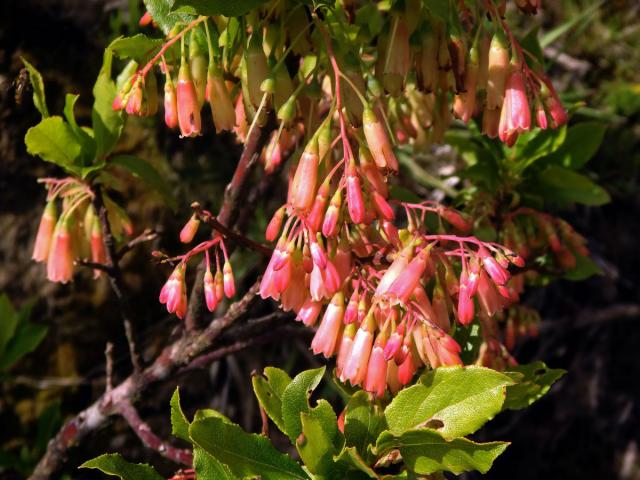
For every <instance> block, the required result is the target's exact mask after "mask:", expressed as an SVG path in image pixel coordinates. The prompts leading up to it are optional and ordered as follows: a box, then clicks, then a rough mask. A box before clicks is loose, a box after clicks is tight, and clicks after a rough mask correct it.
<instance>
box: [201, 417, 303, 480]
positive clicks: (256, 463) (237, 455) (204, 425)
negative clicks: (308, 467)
mask: <svg viewBox="0 0 640 480" xmlns="http://www.w3.org/2000/svg"><path fill="white" fill-rule="evenodd" d="M189 435H190V436H191V439H192V440H193V442H194V443H195V444H197V445H198V446H199V447H201V448H202V449H204V450H205V451H207V453H209V454H210V455H212V456H213V457H215V458H216V459H217V460H218V461H219V462H221V463H223V464H225V465H227V466H228V467H229V469H230V470H231V472H232V473H233V474H234V475H236V476H238V477H241V478H244V477H246V476H258V475H259V476H260V477H261V478H262V479H263V480H291V479H305V480H306V479H308V478H309V477H308V476H307V474H306V473H304V470H302V468H301V467H300V465H298V463H296V462H295V461H294V460H293V459H292V458H291V457H289V456H287V455H285V454H283V453H280V452H279V451H278V450H276V449H275V448H274V446H273V445H272V444H271V442H270V441H269V439H267V438H266V437H263V436H261V435H255V434H250V433H246V432H245V431H243V430H242V429H241V428H240V427H239V426H237V425H232V424H228V423H225V422H224V421H222V420H221V419H219V418H213V417H212V418H204V419H202V420H197V421H195V422H193V423H192V424H191V427H190V428H189Z"/></svg>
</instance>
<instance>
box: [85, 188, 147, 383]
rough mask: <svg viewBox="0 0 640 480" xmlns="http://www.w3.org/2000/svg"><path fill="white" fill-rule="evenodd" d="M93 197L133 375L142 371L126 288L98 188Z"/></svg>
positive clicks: (100, 191)
mask: <svg viewBox="0 0 640 480" xmlns="http://www.w3.org/2000/svg"><path fill="white" fill-rule="evenodd" d="M94 193H95V196H94V198H93V206H94V208H95V210H96V212H98V218H99V219H100V224H101V226H102V236H103V240H104V246H105V256H106V266H107V267H108V268H109V270H108V271H107V273H108V275H109V282H110V283H111V288H112V289H113V292H114V293H115V295H116V297H117V299H118V304H119V306H120V313H121V315H122V322H123V324H124V332H125V335H126V337H127V343H128V345H129V355H130V356H131V364H132V365H133V371H134V373H140V372H141V371H142V365H141V363H140V357H139V356H138V353H137V352H136V344H135V335H134V333H133V326H132V323H131V319H132V318H133V315H132V312H131V307H130V305H129V300H128V299H127V296H126V294H125V290H126V287H125V285H124V282H123V281H122V270H120V264H119V263H118V254H117V252H116V243H115V240H114V238H113V234H112V232H111V224H110V223H109V219H108V216H107V209H106V207H105V205H104V200H103V198H102V190H101V189H100V187H99V186H97V187H95V189H94Z"/></svg>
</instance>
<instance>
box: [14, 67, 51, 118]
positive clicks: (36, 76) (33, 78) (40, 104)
mask: <svg viewBox="0 0 640 480" xmlns="http://www.w3.org/2000/svg"><path fill="white" fill-rule="evenodd" d="M20 60H22V63H24V66H25V68H26V69H27V72H29V81H30V82H31V86H32V88H33V105H34V106H35V107H36V109H37V110H38V111H39V112H40V115H42V118H47V117H48V116H49V109H48V108H47V100H46V97H45V95H44V81H43V80H42V75H40V72H39V71H38V70H37V69H36V67H34V66H33V65H31V64H30V63H29V62H27V61H26V60H25V59H24V58H23V57H20Z"/></svg>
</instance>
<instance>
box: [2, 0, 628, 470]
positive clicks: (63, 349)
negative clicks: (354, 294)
mask: <svg viewBox="0 0 640 480" xmlns="http://www.w3.org/2000/svg"><path fill="white" fill-rule="evenodd" d="M543 7H544V8H543V10H542V13H541V14H539V15H537V16H536V17H533V18H522V19H521V23H522V24H521V25H520V28H521V31H523V32H525V33H526V32H528V31H533V32H535V33H536V34H537V35H538V37H539V39H540V41H541V44H542V46H543V52H544V57H545V62H546V63H547V65H548V69H549V71H550V73H551V77H552V78H553V79H554V82H555V84H556V86H557V87H558V90H559V91H561V92H565V93H564V95H563V99H564V100H565V101H567V102H569V103H571V104H575V109H574V113H573V117H572V123H575V122H578V121H587V120H597V121H601V122H605V123H606V124H607V126H608V127H607V130H606V133H605V136H604V140H603V142H602V145H601V147H600V148H599V149H598V151H597V153H596V155H595V156H594V158H593V159H592V160H591V161H590V162H589V164H588V165H587V167H586V170H587V172H588V175H589V176H590V177H591V178H593V179H596V180H597V181H598V183H599V184H600V185H602V186H603V187H604V188H605V189H606V190H607V191H608V192H609V194H610V196H611V200H612V201H611V202H610V203H609V204H607V205H605V206H602V207H588V206H580V207H573V208H572V209H571V210H569V211H567V210H566V209H565V210H563V211H562V212H561V216H563V218H565V219H566V220H568V221H569V222H570V223H572V225H574V227H575V228H576V229H577V230H578V231H579V232H581V233H582V234H583V235H585V236H586V237H587V238H588V240H589V247H590V249H591V251H592V252H593V257H594V260H595V262H596V263H597V265H598V266H599V267H600V269H601V270H602V274H601V275H598V276H594V277H592V278H590V279H589V280H587V281H586V282H581V283H573V282H571V281H568V280H561V281H558V282H555V283H554V284H553V285H552V286H550V287H545V288H540V289H535V288H534V289H530V290H529V291H528V294H527V296H526V302H525V303H526V304H528V305H530V306H532V307H534V308H537V309H539V311H540V312H541V314H542V318H543V324H542V328H541V335H540V336H539V337H538V338H536V339H529V340H527V341H526V342H524V343H522V344H521V345H519V346H518V349H517V351H516V358H517V359H518V360H519V361H521V362H523V363H524V362H528V361H532V360H534V359H540V360H543V361H545V362H546V363H547V365H549V366H551V367H557V368H564V369H566V370H568V372H569V373H568V374H567V375H566V377H565V378H564V379H562V380H561V381H560V382H559V383H558V385H556V386H555V387H554V389H553V390H552V392H551V393H550V394H549V395H547V397H545V398H544V399H543V400H541V401H540V402H538V403H537V404H535V405H534V406H533V407H532V408H530V409H527V410H525V411H521V412H512V413H507V414H503V415H502V416H500V417H499V418H498V419H496V420H495V421H494V422H492V423H491V424H489V425H488V426H487V427H485V429H484V430H483V431H481V432H480V434H479V439H480V440H482V439H496V438H501V439H507V440H510V441H512V442H513V444H512V445H511V446H510V448H509V449H508V450H507V452H506V453H505V454H504V455H503V456H502V457H500V458H499V459H498V460H497V462H496V463H495V466H494V469H493V470H492V471H491V472H490V473H489V474H488V476H487V477H488V478H496V479H497V478H519V479H521V480H526V479H539V478H544V477H545V476H548V477H549V478H562V479H573V478H580V479H596V478H597V479H602V478H619V479H625V480H626V479H640V445H639V444H638V442H640V438H639V437H638V431H640V382H638V381H637V378H638V377H639V376H640V362H638V360H637V357H636V351H637V345H639V344H640V324H639V323H638V322H640V315H639V311H640V309H639V308H638V302H639V299H640V274H639V273H638V272H639V271H640V256H639V255H638V253H637V251H638V247H637V244H638V238H639V237H640V222H638V211H640V190H639V183H638V172H639V168H640V72H639V71H638V67H637V66H638V65H639V64H640V47H638V45H640V22H639V21H638V19H640V4H639V3H638V2H636V1H632V0H626V1H625V0H612V1H606V2H594V1H589V0H557V1H544V2H543ZM141 11H142V7H141V4H139V3H138V2H136V1H135V0H129V1H126V0H91V1H86V0H21V1H20V2H17V1H9V2H2V4H1V5H0V231H2V235H0V266H1V268H0V292H3V296H2V297H0V327H2V328H0V379H1V381H2V384H1V386H0V424H1V425H3V427H4V428H3V429H2V432H0V446H1V447H0V478H7V479H12V478H23V477H24V476H25V475H27V474H28V473H29V471H30V469H31V468H33V466H34V465H35V462H37V460H38V458H39V456H40V455H41V454H42V452H43V449H44V448H45V446H46V442H47V439H48V438H49V437H50V436H51V435H52V434H53V433H54V432H55V431H56V430H57V428H58V427H59V426H60V424H61V422H62V421H63V419H64V418H65V417H66V416H68V415H70V414H72V413H74V412H77V411H78V410H80V409H81V408H83V407H84V406H86V405H87V404H89V403H90V402H91V401H92V399H93V398H95V397H96V396H97V395H98V394H99V393H100V392H102V390H103V389H104V387H105V386H104V355H103V351H104V346H105V344H106V342H107V341H111V342H113V343H114V344H115V359H116V364H115V376H116V380H118V379H119V378H124V376H126V375H127V374H128V373H129V370H130V367H129V363H128V359H127V347H126V344H125V342H124V335H123V334H122V331H121V323H120V319H119V318H118V315H114V314H113V312H114V311H115V309H116V305H115V299H114V298H113V297H112V296H111V294H110V291H109V288H108V284H107V282H106V279H104V278H103V279H100V280H98V281H96V282H94V281H93V280H91V278H90V272H86V273H84V274H82V275H80V276H78V277H76V281H75V282H73V283H72V284H69V285H57V284H52V283H48V282H47V281H46V279H45V277H44V275H43V272H42V266H41V265H38V264H35V263H33V262H31V261H30V256H31V250H32V242H33V238H34V235H35V231H36V229H37V222H38V219H39V213H40V210H41V208H42V205H43V202H44V191H43V189H42V188H41V187H40V186H39V185H38V184H37V183H36V178H38V177H42V176H47V175H52V174H56V173H57V172H56V170H55V167H53V166H51V165H49V164H45V163H43V162H41V161H40V160H38V159H35V158H33V157H30V156H28V155H27V154H26V151H25V147H24V143H23V138H24V134H25V132H26V130H27V129H28V127H29V126H31V125H33V124H35V123H36V122H37V119H38V113H37V111H36V110H35V109H34V108H33V105H32V102H31V98H30V97H31V95H30V93H29V91H28V90H27V91H26V93H25V92H23V91H22V86H21V83H20V81H19V77H20V70H21V67H22V64H21V61H20V57H21V56H23V57H25V58H26V59H27V60H29V61H30V62H31V63H33V64H34V65H35V66H36V67H37V68H38V69H39V70H40V72H41V73H42V75H43V77H44V80H45V86H46V90H47V99H48V102H49V107H50V109H51V110H52V111H61V110H62V107H63V102H64V93H65V92H76V93H79V94H80V95H81V97H80V100H79V101H78V105H77V107H76V113H77V116H78V118H79V121H80V123H82V121H85V122H87V121H88V119H89V118H90V99H91V86H92V85H93V82H94V79H95V75H96V73H97V72H98V70H99V64H100V61H101V56H102V49H103V48H104V46H105V45H106V44H108V43H109V41H110V40H111V39H113V38H115V37H116V36H117V35H120V34H130V33H133V32H134V31H136V29H137V28H138V27H137V19H138V18H139V16H140V14H141ZM514 18H518V17H514ZM21 92H22V95H21ZM130 120H131V121H129V122H128V128H127V129H126V134H125V137H124V140H123V141H122V142H121V144H120V145H119V147H118V150H119V151H120V152H122V153H134V154H136V155H139V156H141V157H143V158H145V159H147V160H149V161H150V162H152V163H153V164H154V165H155V166H156V167H157V168H158V169H159V170H160V171H162V172H163V173H164V175H166V177H167V179H168V180H169V182H170V183H171V184H172V186H173V187H174V189H175V194H176V196H177V198H178V204H179V205H180V208H179V210H178V212H177V213H175V214H174V213H173V212H171V211H170V210H168V209H167V208H165V207H164V205H163V203H162V201H161V199H160V198H159V197H158V196H157V194H154V193H151V192H149V191H148V190H146V189H145V188H144V186H143V185H142V184H140V183H139V182H136V181H134V180H131V179H129V177H126V176H124V175H123V178H122V179H121V181H122V182H123V185H124V187H125V188H124V194H123V195H124V198H123V199H122V200H124V204H125V205H126V208H127V211H128V212H129V214H130V215H131V217H132V218H133V220H134V223H135V225H136V226H137V230H138V231H141V230H142V229H143V228H147V227H148V228H154V229H156V230H157V231H159V232H160V234H161V235H160V236H159V238H158V239H157V240H156V241H155V244H153V245H143V246H140V247H137V249H136V250H135V251H134V252H133V253H131V254H129V255H127V256H126V257H125V259H124V262H123V268H124V271H125V282H126V283H127V284H128V285H129V286H130V288H131V292H130V293H131V297H132V300H133V302H132V304H133V305H134V308H135V310H136V328H137V332H138V337H139V338H140V340H139V344H140V347H141V348H140V350H141V351H142V352H143V356H144V357H145V359H147V360H148V359H151V358H153V357H154V356H155V355H157V353H158V349H159V348H161V346H162V345H163V344H164V343H165V341H166V339H167V338H168V337H170V336H172V335H176V326H177V321H176V319H175V318H173V317H169V316H168V315H167V314H166V312H164V311H163V308H162V306H161V305H160V304H159V303H158V302H156V301H155V299H156V298H157V292H158V291H159V289H160V287H161V285H162V283H163V282H164V280H165V278H166V276H167V274H168V272H167V271H165V269H164V268H163V267H158V266H157V265H155V264H154V263H153V262H152V261H151V260H150V256H149V252H150V251H151V250H152V249H157V248H161V249H163V250H165V251H168V252H178V251H179V250H180V247H179V246H178V242H177V233H178V231H179V229H180V227H181V225H182V223H183V222H184V220H185V218H187V215H188V211H189V204H190V203H191V202H192V201H194V200H198V201H200V202H201V203H203V204H204V205H206V206H207V207H208V208H210V209H211V210H215V208H216V206H217V205H218V203H219V199H220V198H221V194H222V191H223V189H224V186H225V184H226V181H227V180H228V178H229V177H230V175H231V174H232V172H233V168H234V165H235V160H234V159H235V158H237V156H238V155H239V147H238V145H236V144H235V143H234V141H233V138H232V137H230V136H226V135H222V136H218V137H216V136H214V135H213V134H212V132H207V134H206V135H204V136H202V137H199V138H197V139H194V140H190V141H188V142H185V141H180V140H179V139H178V136H177V135H176V134H175V133H173V132H169V131H167V130H166V128H165V127H164V125H163V123H162V122H161V121H160V119H159V117H156V118H152V119H143V120H139V119H133V118H132V119H130ZM454 143H455V142H454ZM445 153H446V152H445ZM449 155H451V157H446V158H445V160H444V161H445V163H446V162H447V161H448V162H449V163H451V161H452V160H451V159H452V158H453V159H455V158H456V156H457V153H456V150H453V151H452V152H451V151H450V152H449ZM447 158H449V160H447ZM438 159H439V160H438V161H443V160H442V156H441V155H440V156H438ZM178 179H180V182H178V181H177V180H178ZM407 186H408V187H413V186H414V185H411V184H410V183H409V184H407ZM425 192H426V190H425ZM281 196H282V191H281V190H277V189H276V190H272V191H268V192H267V195H265V196H264V198H263V199H262V200H261V201H260V202H258V203H257V204H256V205H251V206H250V207H249V208H253V209H255V210H256V212H257V213H256V220H255V221H254V223H253V224H252V225H251V226H250V231H251V232H252V235H253V236H255V237H256V238H258V237H259V236H260V235H261V232H262V231H264V224H265V220H264V218H265V217H268V216H269V215H270V214H271V212H272V211H273V209H274V206H275V205H278V204H279V203H280V200H281V198H280V197H281ZM236 255H244V258H241V259H239V261H236V264H237V265H241V266H242V267H238V268H243V269H244V271H250V270H253V269H257V268H259V267H260V264H259V263H258V262H257V259H256V258H255V257H253V256H251V255H250V254H246V253H242V252H238V253H237V254H236ZM237 277H242V273H241V271H240V270H238V272H237ZM261 308H262V309H263V310H264V311H265V312H266V311H269V309H270V308H271V307H270V305H268V304H264V305H263V306H262V307H261ZM258 313H259V312H258ZM7 325H10V328H9V327H7ZM257 328H258V329H259V327H257ZM16 344H18V348H16ZM307 345H308V338H304V336H303V335H297V336H295V335H294V336H291V337H289V338H286V340H284V341H280V342H273V343H269V344H265V345H262V346H259V347H255V348H252V349H250V350H249V351H245V352H241V353H240V354H237V355H232V356H229V357H227V358H225V359H224V360H221V361H219V362H216V363H214V364H213V365H211V366H210V367H207V368H206V369H201V370H195V371H190V372H186V373H183V374H181V375H180V376H179V377H177V379H176V381H177V382H178V383H179V384H180V387H181V394H182V399H183V404H184V407H185V410H187V411H188V412H189V413H192V412H193V410H195V408H204V407H211V408H216V409H219V410H221V411H222V412H224V413H225V414H226V415H228V416H229V417H231V418H233V419H234V420H236V421H238V422H239V423H240V424H241V425H242V426H243V427H245V428H246V429H248V430H253V431H256V430H258V429H259V425H260V420H259V412H258V411H257V404H256V402H255V400H254V397H253V395H252V394H251V378H250V375H249V374H250V372H251V371H253V370H257V371H261V370H262V369H263V368H264V366H266V365H276V366H279V367H281V368H283V369H285V370H288V371H293V372H294V373H296V372H298V371H301V370H303V369H305V368H310V367H313V366H316V365H318V364H319V362H318V360H317V359H315V358H313V356H312V355H311V353H310V352H309V350H308V347H307ZM36 346H37V349H36ZM31 350H34V351H33V352H31V353H29V354H27V353H28V352H30V351H31ZM12 352H13V353H12ZM23 354H25V355H23ZM325 383H326V385H328V387H326V388H331V387H330V385H331V384H330V382H325ZM174 388H175V385H172V384H171V385H157V386H154V387H152V388H151V390H150V391H149V392H148V394H146V395H145V397H144V398H143V399H142V400H141V402H140V411H141V414H142V415H143V416H144V417H145V418H146V419H148V421H149V423H150V425H151V426H152V427H153V428H154V430H155V431H156V432H157V433H159V434H161V435H163V436H168V432H169V424H168V422H167V415H168V400H169V398H170V396H171V392H172V391H173V389H174ZM320 394H321V395H323V396H327V395H328V396H334V397H337V395H338V394H337V392H335V391H334V392H332V391H324V392H320ZM125 448H126V450H127V452H128V457H129V459H131V460H136V461H149V462H151V463H153V464H155V465H160V466H163V467H164V472H165V473H167V474H169V473H170V472H171V471H172V469H173V468H174V466H173V465H170V464H168V463H167V462H166V461H165V460H163V459H162V458H161V457H158V456H157V455H155V454H153V453H152V452H149V451H147V450H145V449H144V448H143V447H142V446H141V445H140V443H139V441H138V439H137V438H136V437H134V436H133V434H132V433H131V432H130V431H129V430H128V427H127V426H126V425H125V424H124V423H122V422H119V421H117V422H115V423H114V424H112V425H110V426H109V427H108V431H107V432H104V431H103V432H100V434H97V435H93V436H91V438H90V439H89V440H88V441H87V442H84V443H83V444H82V445H80V446H78V448H75V449H73V450H72V452H71V455H72V458H70V459H69V461H68V462H67V464H66V465H67V468H68V471H67V474H68V476H69V477H68V478H96V477H95V475H96V474H95V473H90V474H87V473H78V471H77V470H75V467H76V466H77V465H79V464H80V463H81V462H82V461H84V460H86V459H87V458H91V457H93V456H95V455H97V454H98V453H101V452H104V451H122V450H124V449H125ZM82 475H85V477H82ZM467 478H474V475H468V477H467Z"/></svg>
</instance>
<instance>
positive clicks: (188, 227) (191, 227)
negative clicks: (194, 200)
mask: <svg viewBox="0 0 640 480" xmlns="http://www.w3.org/2000/svg"><path fill="white" fill-rule="evenodd" d="M199 226H200V219H199V218H198V216H197V215H196V214H195V213H194V214H193V215H191V218H189V220H188V221H187V223H185V224H184V227H182V230H180V241H181V242H182V243H191V241H192V240H193V237H195V236H196V233H197V232H198V227H199Z"/></svg>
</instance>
